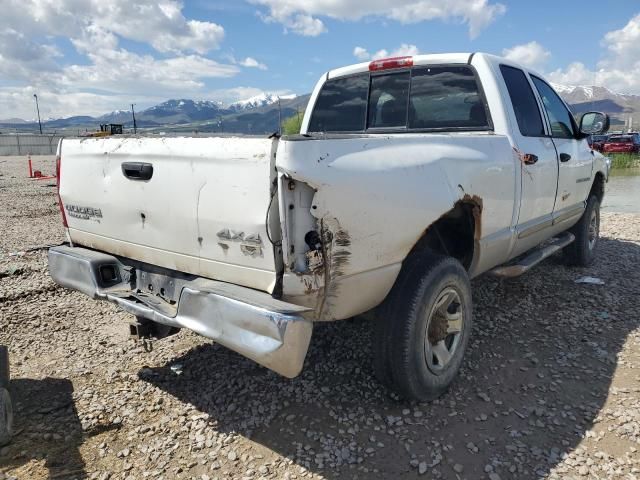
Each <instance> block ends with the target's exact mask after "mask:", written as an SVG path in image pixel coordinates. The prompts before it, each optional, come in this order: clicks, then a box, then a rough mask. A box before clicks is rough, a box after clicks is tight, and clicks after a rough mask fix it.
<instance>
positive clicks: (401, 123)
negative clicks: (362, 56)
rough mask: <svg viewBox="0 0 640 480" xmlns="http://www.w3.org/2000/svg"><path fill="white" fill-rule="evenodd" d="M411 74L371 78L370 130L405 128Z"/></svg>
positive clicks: (400, 73) (392, 74)
mask: <svg viewBox="0 0 640 480" xmlns="http://www.w3.org/2000/svg"><path fill="white" fill-rule="evenodd" d="M409 75H410V74H409V72H408V71H406V72H399V73H390V74H388V75H380V76H375V77H371V93H370V94H369V114H368V116H369V120H368V126H369V128H376V127H405V126H406V125H407V97H408V96H409Z"/></svg>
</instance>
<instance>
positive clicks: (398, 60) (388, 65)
mask: <svg viewBox="0 0 640 480" xmlns="http://www.w3.org/2000/svg"><path fill="white" fill-rule="evenodd" d="M412 66H413V57H390V58H381V59H380V60H374V61H373V62H371V63H370V64H369V71H370V72H377V71H380V70H390V69H392V68H403V67H412Z"/></svg>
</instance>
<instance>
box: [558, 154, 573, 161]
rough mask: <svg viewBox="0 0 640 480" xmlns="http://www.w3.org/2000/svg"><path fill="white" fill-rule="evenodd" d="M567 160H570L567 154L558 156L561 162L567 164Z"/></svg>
mask: <svg viewBox="0 0 640 480" xmlns="http://www.w3.org/2000/svg"><path fill="white" fill-rule="evenodd" d="M569 160H571V155H569V154H568V153H561V154H560V161H561V162H568V161H569Z"/></svg>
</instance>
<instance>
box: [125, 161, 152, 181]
mask: <svg viewBox="0 0 640 480" xmlns="http://www.w3.org/2000/svg"><path fill="white" fill-rule="evenodd" d="M122 174H123V175H124V176H125V177H127V178H128V179H129V180H150V179H151V177H152V176H153V165H152V164H150V163H144V162H125V163H123V164H122Z"/></svg>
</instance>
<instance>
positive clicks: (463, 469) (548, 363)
mask: <svg viewBox="0 0 640 480" xmlns="http://www.w3.org/2000/svg"><path fill="white" fill-rule="evenodd" d="M639 264H640V247H639V246H638V245H637V244H634V243H631V242H625V241H620V240H613V239H607V238H603V239H601V243H600V245H599V253H598V260H597V261H596V263H595V264H594V265H593V266H592V267H590V268H588V269H579V268H568V267H565V266H563V265H562V264H561V262H560V261H559V260H558V257H553V258H551V259H548V260H547V261H545V262H544V263H542V264H541V265H539V266H538V267H536V268H535V269H534V270H533V271H531V272H530V273H529V274H527V275H524V276H522V277H520V278H516V279H512V280H508V281H501V280H497V279H494V278H491V277H487V276H485V277H482V278H480V279H477V280H474V282H473V295H474V301H475V325H474V331H473V335H472V340H471V342H470V345H469V350H468V351H467V355H466V359H465V363H464V367H463V369H462V371H461V372H460V375H459V377H458V380H457V381H456V382H455V383H454V385H453V387H452V388H451V390H450V391H449V392H448V393H446V394H445V395H444V396H443V397H442V398H440V399H439V400H437V401H434V402H432V403H430V404H414V403H407V402H404V401H402V400H400V399H398V398H394V396H393V395H390V394H389V393H388V392H387V391H385V390H384V389H383V388H382V387H381V386H380V385H379V384H378V383H377V381H376V380H375V378H374V376H373V374H372V370H371V366H370V356H371V354H372V352H371V351H370V346H369V335H370V333H369V324H368V322H367V321H366V320H363V319H355V320H351V321H346V322H337V323H333V324H320V325H318V327H317V328H316V330H315V332H314V338H313V340H312V347H311V350H310V352H309V355H308V357H307V360H306V364H305V368H304V370H303V373H302V375H301V376H300V377H298V378H296V379H294V380H287V379H284V378H282V377H279V376H278V375H276V374H274V373H272V372H270V371H268V370H266V369H264V368H262V367H259V366H257V365H255V364H253V363H252V362H250V361H248V360H245V359H243V358H242V357H240V356H239V355H236V354H234V353H233V352H230V351H228V350H226V349H224V348H222V347H220V346H217V345H214V344H206V345H202V346H200V347H197V348H195V349H192V350H190V351H189V352H187V353H186V354H185V355H183V356H182V357H180V358H177V359H174V360H173V361H172V362H171V363H169V364H167V365H165V366H163V367H160V368H156V369H143V370H141V371H140V374H139V375H140V377H141V378H142V379H143V380H145V381H148V382H150V383H152V384H153V385H155V386H156V387H158V388H159V389H161V390H163V391H166V392H168V393H169V394H171V395H172V396H174V397H175V398H177V399H178V400H179V401H181V402H187V403H189V404H192V405H193V406H194V407H195V408H196V409H197V410H199V411H200V412H203V413H205V414H207V415H208V416H209V418H210V422H212V424H213V428H215V430H216V431H218V432H226V433H229V434H238V435H240V436H243V437H245V438H250V439H251V440H252V441H254V442H257V443H258V444H260V445H262V446H264V447H266V449H263V450H264V451H262V452H261V454H263V455H264V460H259V462H266V463H269V462H273V461H274V460H275V459H276V457H275V456H274V455H273V452H276V453H277V454H278V455H280V456H283V457H287V458H289V459H291V460H292V461H293V464H292V466H290V467H287V468H288V469H289V470H290V471H291V472H292V473H296V474H299V472H300V468H301V467H302V468H304V469H306V470H308V471H312V472H314V473H317V474H319V475H321V476H323V477H325V478H336V479H337V478H356V477H357V478H414V477H416V476H418V475H419V474H420V473H425V472H426V474H427V476H428V477H429V478H453V479H456V478H460V479H462V478H474V479H476V478H492V479H494V478H502V479H507V478H539V477H544V476H547V475H549V474H550V473H551V472H552V470H553V469H554V467H556V466H558V463H559V462H560V461H561V459H562V458H563V457H565V456H566V455H568V454H570V453H571V452H573V451H574V450H575V449H576V448H577V447H578V445H579V444H580V442H581V440H582V439H583V438H584V437H585V436H591V435H593V434H595V435H596V436H597V434H598V432H599V429H605V426H602V425H599V424H598V423H596V422H597V418H598V415H599V414H600V413H601V410H602V408H603V406H604V404H605V402H606V401H607V397H608V395H610V393H611V384H612V381H613V377H614V374H615V373H616V366H617V364H618V358H617V356H618V354H619V353H620V352H621V350H622V348H623V345H624V343H625V340H626V339H627V336H628V335H629V334H630V333H631V332H633V331H635V330H637V329H638V328H639V327H640V320H639V316H638V313H637V312H638V311H639V310H640V303H639V302H640V301H639V299H638V295H637V288H638V287H637V285H639V284H640V273H639V272H638V268H637V265H639ZM583 275H589V276H595V277H599V278H601V279H603V280H604V281H605V282H606V284H605V285H585V284H577V283H575V280H576V279H577V278H579V277H581V276H583ZM176 364H180V366H179V371H181V372H182V373H181V374H180V375H176V373H175V370H176ZM172 366H173V367H174V368H173V369H172V368H171V367H172ZM620 382H621V383H620ZM616 385H617V388H624V379H622V380H620V381H618V380H617V383H616ZM628 386H630V387H631V388H633V385H630V384H629V385H628ZM614 397H615V395H614ZM612 401H614V402H615V398H614V400H612ZM623 430H624V429H620V428H618V430H617V431H616V433H615V435H618V436H619V437H624V435H625V434H624V431H623ZM594 432H595V433H594ZM234 445H235V446H234ZM237 445H238V444H237V443H234V444H232V445H231V446H228V447H224V448H223V449H222V450H221V452H220V454H219V455H218V459H219V461H220V463H221V464H222V470H221V471H223V470H225V469H230V468H234V467H233V466H232V465H233V464H235V463H237V462H240V461H241V456H242V455H243V454H245V453H246V454H250V455H255V452H256V451H257V450H260V449H259V447H256V446H255V444H253V445H254V446H253V447H251V451H248V449H249V448H250V447H248V445H249V444H248V443H247V442H242V443H241V444H240V446H237ZM242 445H244V447H243V446H242ZM195 448H196V449H197V448H202V449H204V450H205V451H206V450H207V446H206V445H203V444H197V443H196V445H195ZM256 449H257V450H256ZM232 450H234V452H233V453H232ZM270 451H271V452H270ZM229 454H230V455H229ZM236 456H237V457H238V459H235V457H236ZM255 465H260V464H259V463H257V464H255ZM236 467H238V468H246V467H239V466H238V465H236ZM272 468H275V467H272ZM283 468H285V467H284V464H281V465H280V466H279V467H278V469H279V470H278V471H279V472H280V473H282V469H283ZM563 468H565V467H563V466H560V467H559V468H558V469H557V471H555V473H556V474H557V476H558V478H566V476H567V475H566V474H567V473H568V472H564V470H563ZM209 474H212V475H213V476H215V472H213V473H212V472H209ZM490 474H491V475H490ZM496 474H497V475H499V477H498V476H496Z"/></svg>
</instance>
